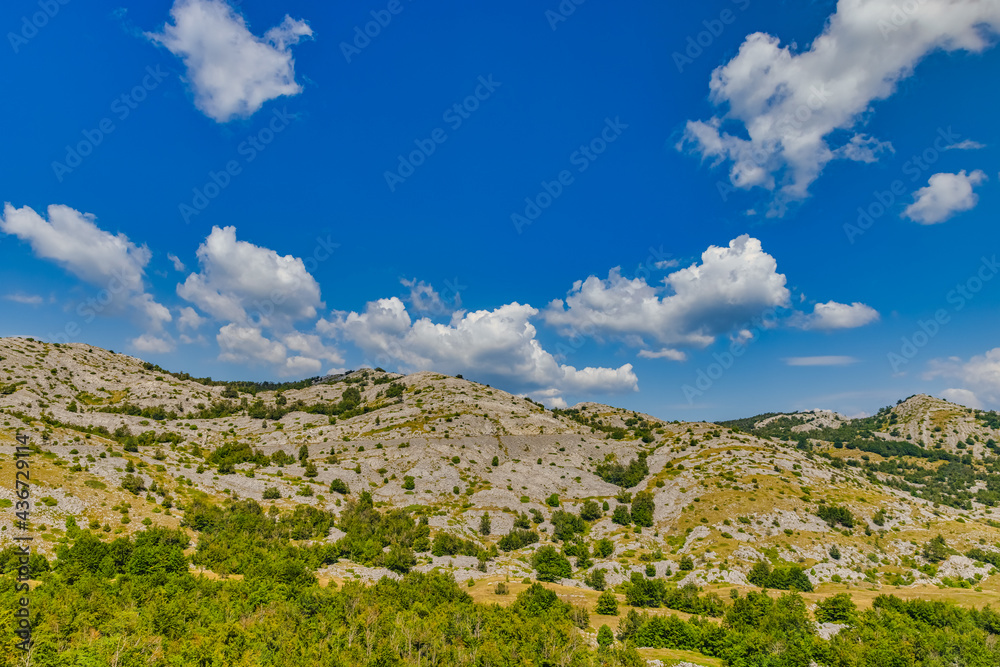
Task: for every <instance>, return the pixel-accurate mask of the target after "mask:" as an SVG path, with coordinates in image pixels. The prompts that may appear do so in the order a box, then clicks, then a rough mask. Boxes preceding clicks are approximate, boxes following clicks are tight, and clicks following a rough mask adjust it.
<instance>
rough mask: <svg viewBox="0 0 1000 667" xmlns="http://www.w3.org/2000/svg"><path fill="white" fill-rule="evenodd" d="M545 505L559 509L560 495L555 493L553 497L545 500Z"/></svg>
mask: <svg viewBox="0 0 1000 667" xmlns="http://www.w3.org/2000/svg"><path fill="white" fill-rule="evenodd" d="M545 504H546V505H548V506H549V507H559V494H558V493H553V494H552V495H551V496H549V497H548V498H546V499H545Z"/></svg>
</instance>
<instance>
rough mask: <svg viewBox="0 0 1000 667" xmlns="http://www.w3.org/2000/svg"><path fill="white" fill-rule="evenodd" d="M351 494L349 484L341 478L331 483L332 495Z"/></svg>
mask: <svg viewBox="0 0 1000 667" xmlns="http://www.w3.org/2000/svg"><path fill="white" fill-rule="evenodd" d="M350 492H351V490H350V489H349V488H348V487H347V482H345V481H344V480H342V479H340V478H339V477H338V478H337V479H335V480H333V481H332V482H330V493H342V494H344V495H345V496H346V495H347V494H349V493H350Z"/></svg>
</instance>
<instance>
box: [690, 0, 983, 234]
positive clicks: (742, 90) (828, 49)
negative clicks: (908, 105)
mask: <svg viewBox="0 0 1000 667" xmlns="http://www.w3.org/2000/svg"><path fill="white" fill-rule="evenodd" d="M911 6H912V11H906V10H905V9H904V7H911ZM998 27H1000V3H998V2H996V1H995V0H987V1H983V0H921V1H920V2H915V3H899V2H898V1H897V0H840V2H838V3H837V11H836V12H835V13H834V14H833V15H832V16H830V18H829V20H828V21H827V23H826V25H825V26H824V28H823V32H822V34H820V35H819V36H818V37H817V38H816V39H815V40H814V41H813V42H812V44H811V45H809V47H808V48H807V49H804V50H801V51H800V50H798V49H797V48H796V47H795V46H794V45H791V46H789V45H786V46H784V47H782V46H780V42H779V39H778V38H777V37H773V36H771V35H767V34H764V33H759V32H758V33H754V34H752V35H749V36H748V37H747V38H746V40H745V41H744V43H743V45H742V46H741V47H740V50H739V52H738V53H737V55H736V56H735V57H734V58H733V59H732V60H730V61H729V62H728V63H726V64H725V65H723V66H721V67H719V68H717V69H716V70H715V71H714V72H713V73H712V78H711V81H710V83H709V89H710V98H711V101H712V103H713V104H714V105H716V106H717V107H719V108H720V109H721V111H720V112H719V114H718V115H716V116H715V117H713V118H711V119H709V120H707V121H689V122H688V123H687V125H686V128H685V132H684V136H683V138H682V140H681V142H680V143H679V144H678V148H679V149H684V148H686V147H687V148H690V149H691V150H692V151H693V152H695V153H697V154H700V155H701V156H702V157H703V158H705V159H709V160H711V161H713V162H714V163H715V164H719V163H729V164H730V170H729V179H730V181H731V183H732V185H733V187H736V188H742V189H750V188H754V187H762V188H766V189H768V190H772V191H776V192H775V196H774V199H773V201H772V205H771V208H770V210H769V211H768V215H769V216H775V215H781V214H783V212H784V209H785V206H786V205H787V204H788V203H789V202H791V201H796V200H801V199H804V198H805V197H806V196H807V195H808V189H809V186H810V184H812V183H813V181H815V180H816V178H818V177H819V175H820V172H822V170H823V168H824V167H825V165H826V164H827V163H829V162H830V161H832V160H836V159H848V160H860V161H863V162H870V161H872V160H875V159H877V156H878V154H879V153H880V152H882V151H884V150H888V149H891V147H890V146H889V145H888V144H885V143H883V142H881V141H879V140H877V139H875V138H873V137H870V136H868V135H865V134H863V133H860V132H858V131H857V130H856V128H858V127H859V126H860V125H862V124H863V122H864V116H865V114H866V113H867V112H870V111H871V108H872V103H873V102H875V101H877V100H883V99H886V98H888V97H889V96H891V95H892V94H893V93H894V92H895V90H896V85H897V83H898V82H899V81H901V80H903V79H905V78H907V77H909V76H910V75H911V74H912V72H913V69H914V67H915V66H916V65H917V63H918V62H920V60H922V59H923V58H924V57H925V56H926V55H927V54H929V53H931V52H932V51H935V50H938V49H942V50H945V51H959V50H964V51H971V52H980V51H983V50H984V49H986V48H989V47H990V46H992V44H993V40H992V39H991V36H990V34H989V31H990V29H992V30H994V31H995V30H996V29H997V28H998ZM729 126H731V128H732V132H731V131H729V129H730V127H729ZM840 136H843V139H836V137H840Z"/></svg>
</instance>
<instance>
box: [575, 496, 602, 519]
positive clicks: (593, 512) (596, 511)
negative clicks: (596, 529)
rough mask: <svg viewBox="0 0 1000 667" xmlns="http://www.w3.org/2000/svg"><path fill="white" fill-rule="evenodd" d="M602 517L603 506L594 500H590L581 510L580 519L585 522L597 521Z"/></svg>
mask: <svg viewBox="0 0 1000 667" xmlns="http://www.w3.org/2000/svg"><path fill="white" fill-rule="evenodd" d="M601 516H602V512H601V506H600V505H598V504H597V503H596V502H594V501H593V500H588V501H587V502H585V503H584V504H583V507H582V508H581V509H580V518H581V519H583V520H584V521H596V520H597V519H600V518H601Z"/></svg>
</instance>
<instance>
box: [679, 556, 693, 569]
mask: <svg viewBox="0 0 1000 667" xmlns="http://www.w3.org/2000/svg"><path fill="white" fill-rule="evenodd" d="M679 567H680V570H681V571H682V572H690V571H691V570H693V569H694V559H693V558H691V556H688V555H687V554H685V555H684V556H681V564H680V566H679Z"/></svg>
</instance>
